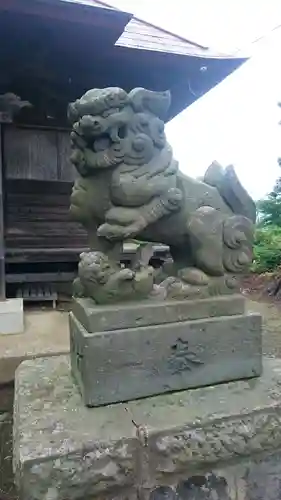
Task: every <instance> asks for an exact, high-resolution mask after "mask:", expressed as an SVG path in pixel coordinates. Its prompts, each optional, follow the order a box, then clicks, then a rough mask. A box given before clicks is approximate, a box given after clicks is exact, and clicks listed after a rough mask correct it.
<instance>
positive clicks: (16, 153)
mask: <svg viewBox="0 0 281 500" xmlns="http://www.w3.org/2000/svg"><path fill="white" fill-rule="evenodd" d="M69 153H70V141H69V131H64V130H50V129H44V128H25V127H22V128H21V127H15V126H7V127H4V130H3V159H4V164H5V169H4V170H5V244H6V257H7V262H9V256H10V255H13V252H14V251H16V252H17V261H18V262H19V261H20V260H21V258H20V254H21V251H22V258H23V260H25V259H26V257H25V254H26V251H27V253H28V250H29V249H32V250H33V251H36V249H37V250H38V253H40V249H44V252H45V260H47V261H48V252H50V253H54V252H55V251H56V250H60V251H61V250H66V251H67V250H68V251H73V252H74V253H75V254H77V252H79V250H80V249H81V248H85V247H87V236H86V232H85V231H84V229H83V227H82V226H81V225H80V224H78V223H76V222H73V221H72V220H71V219H70V216H69V202H70V194H71V189H72V183H73V180H74V178H75V171H74V168H73V166H72V165H71V163H70V161H69ZM76 258H77V257H76ZM31 260H32V257H31ZM36 260H37V258H36Z"/></svg>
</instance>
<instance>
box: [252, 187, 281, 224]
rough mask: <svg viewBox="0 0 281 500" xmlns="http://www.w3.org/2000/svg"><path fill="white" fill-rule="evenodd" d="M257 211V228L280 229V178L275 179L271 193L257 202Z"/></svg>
mask: <svg viewBox="0 0 281 500" xmlns="http://www.w3.org/2000/svg"><path fill="white" fill-rule="evenodd" d="M257 209H258V220H259V226H262V227H265V226H269V225H273V226H279V227H281V178H279V179H277V181H276V183H275V185H274V187H273V190H272V191H271V193H269V194H268V195H267V196H266V197H265V198H264V199H263V200H260V201H258V203H257Z"/></svg>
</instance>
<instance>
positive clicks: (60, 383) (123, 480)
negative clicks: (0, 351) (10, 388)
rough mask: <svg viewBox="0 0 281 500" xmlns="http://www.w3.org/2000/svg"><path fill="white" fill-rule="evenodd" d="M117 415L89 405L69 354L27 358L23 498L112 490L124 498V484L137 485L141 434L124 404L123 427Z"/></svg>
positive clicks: (22, 378)
mask: <svg viewBox="0 0 281 500" xmlns="http://www.w3.org/2000/svg"><path fill="white" fill-rule="evenodd" d="M117 411H118V410H117ZM116 417H117V414H116V413H115V411H114V410H113V412H111V410H110V408H107V409H105V411H104V410H103V409H102V408H101V411H99V410H97V413H95V414H94V413H93V412H92V411H91V410H89V409H87V408H86V407H84V405H83V404H82V402H81V397H80V394H79V393H78V390H77V389H76V387H75V385H74V384H73V382H72V379H71V376H70V367H69V364H68V358H65V357H56V358H45V359H38V360H36V361H25V362H24V363H22V365H20V367H19V368H18V371H17V373H16V385H15V413H14V419H15V420H14V469H15V473H16V481H17V484H18V486H19V489H20V493H21V495H22V496H21V498H22V499H28V500H39V499H43V498H44V499H45V498H48V496H47V495H48V494H49V495H50V494H51V493H52V495H53V496H52V498H55V499H56V498H58V499H59V500H61V499H70V498H71V499H80V498H81V499H88V498H96V496H97V498H102V494H103V493H104V492H105V491H107V490H109V491H110V490H112V489H113V490H114V494H115V498H118V494H119V493H120V496H121V498H123V497H122V495H121V493H122V489H124V490H126V489H127V490H128V489H129V488H132V489H133V487H134V483H135V472H136V456H135V455H136V452H135V449H136V438H135V437H134V436H133V429H132V427H131V426H130V425H128V424H129V422H130V420H129V418H128V417H126V413H125V410H124V408H122V407H120V408H119V418H118V419H119V421H123V423H124V425H123V426H122V425H121V426H117V427H116ZM56 495H57V496H56ZM95 495H96V496H95ZM99 495H100V496H99ZM109 498H110V497H109ZM112 498H114V497H112ZM128 498H130V497H128ZM131 498H133V497H131Z"/></svg>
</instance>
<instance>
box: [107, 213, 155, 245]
mask: <svg viewBox="0 0 281 500" xmlns="http://www.w3.org/2000/svg"><path fill="white" fill-rule="evenodd" d="M145 227H146V221H145V220H144V219H143V218H142V217H139V218H138V219H137V220H136V221H134V222H133V223H132V224H129V225H127V226H121V225H118V224H109V223H108V222H105V224H102V225H101V226H100V227H99V228H98V231H97V234H98V236H99V237H102V238H106V239H107V240H110V241H113V240H116V241H118V240H119V241H120V240H121V241H122V240H126V239H130V238H134V237H135V236H137V235H138V234H139V233H140V232H141V231H142V230H143V229H144V228H145Z"/></svg>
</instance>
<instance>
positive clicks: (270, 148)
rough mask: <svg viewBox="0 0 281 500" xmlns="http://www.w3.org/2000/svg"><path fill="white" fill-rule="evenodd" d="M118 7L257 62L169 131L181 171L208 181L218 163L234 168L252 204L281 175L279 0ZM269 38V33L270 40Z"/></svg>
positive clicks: (131, 0) (135, 0)
mask: <svg viewBox="0 0 281 500" xmlns="http://www.w3.org/2000/svg"><path fill="white" fill-rule="evenodd" d="M110 3H111V4H113V5H114V4H115V5H116V6H118V7H119V8H121V9H122V8H123V9H124V10H127V11H129V12H132V13H134V14H135V15H136V16H139V17H140V18H142V19H144V20H147V21H150V22H152V23H154V24H156V25H158V26H162V27H163V28H166V29H169V30H170V31H173V32H174V33H178V34H180V35H182V36H185V37H186V38H188V39H191V40H194V41H197V42H198V43H201V44H202V45H208V46H211V47H212V48H215V49H218V50H220V51H226V52H231V51H234V50H235V49H237V48H247V49H249V47H250V46H251V42H253V41H254V40H256V39H258V38H260V37H262V36H263V35H266V34H268V35H267V38H263V39H262V40H261V41H260V42H258V43H255V44H254V45H253V46H251V51H253V54H254V55H253V57H252V58H251V60H250V61H249V62H247V63H245V64H244V65H243V66H242V67H241V68H240V69H238V70H237V71H236V72H235V73H233V75H231V76H230V77H228V78H227V79H226V80H225V81H224V82H223V83H221V84H220V85H218V86H217V87H215V88H214V89H213V90H212V91H210V92H209V93H208V94H206V95H205V96H204V97H203V98H201V99H200V100H199V101H197V102H196V103H195V104H193V105H192V106H190V107H189V108H188V109H187V110H185V111H183V112H182V113H181V114H180V115H178V116H177V117H176V118H175V119H174V120H173V121H172V122H170V123H169V124H168V125H167V136H168V140H169V141H170V143H171V145H172V146H173V148H174V153H175V156H176V157H177V159H178V160H179V162H180V168H181V170H182V171H183V172H186V173H188V174H190V175H193V176H198V175H202V173H203V172H204V171H205V170H206V168H207V166H208V165H209V164H210V163H211V162H212V161H213V160H217V161H219V162H221V163H222V164H223V165H227V164H229V163H232V164H233V165H234V166H235V168H236V171H237V173H238V175H239V177H240V179H241V181H242V182H243V184H244V185H245V187H246V188H247V189H248V190H249V191H250V193H251V194H252V196H254V198H256V199H257V198H259V197H261V196H263V195H264V194H265V193H266V192H268V191H269V190H270V189H271V187H272V185H273V183H274V181H275V179H276V177H277V176H278V175H279V174H280V175H281V170H280V168H279V167H278V165H277V157H278V156H281V125H280V126H278V122H279V121H280V120H281V109H280V108H278V107H277V102H278V101H279V100H280V101H281V28H280V29H278V30H275V31H273V32H272V33H271V31H272V29H273V28H274V27H276V26H277V25H279V24H280V25H281V0H112V1H111V2H110ZM270 33H271V34H270Z"/></svg>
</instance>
